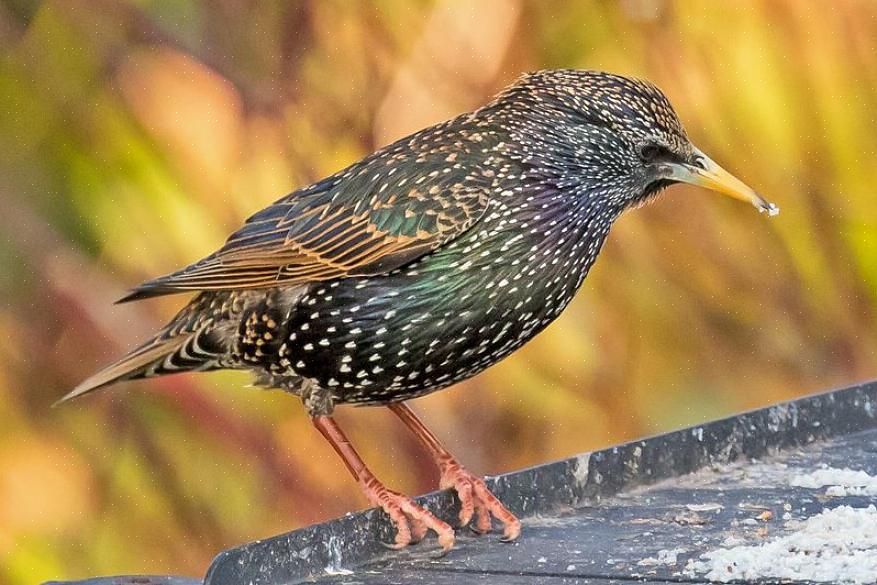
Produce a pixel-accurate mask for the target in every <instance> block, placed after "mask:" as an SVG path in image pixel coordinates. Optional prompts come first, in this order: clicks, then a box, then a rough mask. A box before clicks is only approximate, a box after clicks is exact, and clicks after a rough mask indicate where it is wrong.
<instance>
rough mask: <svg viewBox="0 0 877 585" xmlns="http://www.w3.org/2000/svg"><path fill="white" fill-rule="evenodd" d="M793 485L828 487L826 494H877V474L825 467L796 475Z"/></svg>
mask: <svg viewBox="0 0 877 585" xmlns="http://www.w3.org/2000/svg"><path fill="white" fill-rule="evenodd" d="M791 485H793V486H795V487H803V488H812V489H818V488H822V487H826V488H827V489H826V490H825V495H826V496H834V497H843V496H877V476H872V475H868V474H867V473H866V472H864V471H855V470H852V469H849V468H844V469H837V468H834V467H824V468H822V469H817V470H816V471H814V472H812V473H808V474H802V475H796V476H794V477H793V478H792V481H791Z"/></svg>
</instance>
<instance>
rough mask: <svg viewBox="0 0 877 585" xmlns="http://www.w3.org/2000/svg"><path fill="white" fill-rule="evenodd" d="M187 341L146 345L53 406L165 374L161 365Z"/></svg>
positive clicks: (176, 338) (88, 379)
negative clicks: (136, 379) (116, 384)
mask: <svg viewBox="0 0 877 585" xmlns="http://www.w3.org/2000/svg"><path fill="white" fill-rule="evenodd" d="M188 339H189V338H188V337H184V336H180V337H174V338H171V339H164V340H161V341H159V342H157V343H149V344H147V345H144V346H143V347H141V348H139V349H137V350H135V351H133V352H131V353H130V354H128V355H126V356H125V357H123V358H122V359H121V360H119V361H117V362H116V363H114V364H111V365H109V366H107V367H106V368H104V369H103V370H101V371H99V372H98V373H96V374H94V375H93V376H90V377H89V378H87V379H86V380H84V381H83V382H81V383H80V384H79V385H78V386H76V388H74V389H73V390H71V391H70V392H69V393H68V394H66V395H65V396H64V397H63V398H61V399H60V400H58V401H57V402H56V403H55V404H54V405H53V406H58V405H59V404H61V403H63V402H67V401H68V400H72V399H74V398H77V397H79V396H82V395H83V394H88V393H89V392H93V391H95V390H97V389H99V388H103V387H104V386H108V385H110V384H112V383H114V382H120V381H122V380H132V379H135V378H146V377H149V376H153V375H158V374H159V373H164V372H161V370H162V369H167V368H163V367H162V364H163V363H164V362H167V360H168V358H173V356H174V355H175V354H177V352H179V350H180V349H181V348H182V347H183V346H184V345H185V344H186V342H187V341H188Z"/></svg>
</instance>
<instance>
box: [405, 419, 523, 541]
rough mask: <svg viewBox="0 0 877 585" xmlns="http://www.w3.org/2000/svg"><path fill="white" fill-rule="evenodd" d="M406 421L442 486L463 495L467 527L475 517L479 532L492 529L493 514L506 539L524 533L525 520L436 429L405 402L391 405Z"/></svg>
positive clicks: (463, 521) (462, 515) (462, 513)
mask: <svg viewBox="0 0 877 585" xmlns="http://www.w3.org/2000/svg"><path fill="white" fill-rule="evenodd" d="M388 407H389V409H390V410H392V411H393V413H395V414H396V416H398V417H399V418H400V419H402V422H404V423H405V426H407V427H408V428H409V429H411V431H412V432H413V433H414V434H415V436H417V438H418V439H420V441H421V442H422V443H423V445H424V446H425V447H426V448H427V449H428V450H429V452H430V453H431V454H432V456H433V458H434V459H435V462H436V464H437V465H438V468H439V471H440V472H441V479H440V480H439V485H440V486H441V488H442V489H447V488H451V487H452V488H454V490H456V492H457V495H458V496H459V498H460V524H461V525H463V526H465V525H466V524H469V522H470V521H471V520H472V516H473V515H474V516H475V530H476V531H477V532H481V533H484V532H489V531H490V528H491V527H490V517H491V516H493V517H494V518H496V519H497V520H499V521H500V522H502V525H503V540H504V541H512V540H515V539H516V538H518V536H520V534H521V521H520V520H518V518H517V517H516V516H515V515H514V514H512V513H511V512H509V510H508V509H507V508H506V507H505V506H503V505H502V502H500V501H499V499H498V498H497V497H496V496H494V495H493V494H492V493H491V492H490V490H489V489H487V485H485V483H484V480H482V479H481V478H480V477H478V476H476V475H473V474H472V473H470V472H469V471H468V470H466V468H465V467H463V466H462V465H461V464H460V463H459V462H458V461H457V460H456V459H454V456H453V455H451V454H450V453H449V452H448V450H447V449H445V448H444V447H443V446H442V444H441V443H439V440H438V439H437V438H436V436H435V435H434V434H432V432H431V431H430V430H429V429H427V428H426V426H425V425H424V424H423V422H421V420H420V419H419V418H417V415H415V414H414V411H412V410H411V409H410V408H409V407H408V406H406V405H405V404H404V403H401V402H399V403H394V404H390V405H389V406H388Z"/></svg>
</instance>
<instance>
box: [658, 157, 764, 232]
mask: <svg viewBox="0 0 877 585" xmlns="http://www.w3.org/2000/svg"><path fill="white" fill-rule="evenodd" d="M695 159H696V160H697V164H696V165H695V164H685V163H679V164H673V165H671V167H670V176H669V178H671V179H673V180H676V181H680V182H683V183H689V184H691V185H699V186H701V187H705V188H707V189H711V190H713V191H717V192H719V193H722V194H724V195H728V196H729V197H733V198H734V199H740V200H741V201H749V202H750V203H752V205H754V206H755V208H756V209H757V210H758V211H759V212H760V213H765V212H767V215H768V216H771V217H772V216H774V215H778V214H779V212H780V208H779V207H777V206H776V205H775V204H773V203H771V202H769V201H767V200H766V199H764V198H763V197H762V196H761V195H759V194H758V193H756V192H755V191H754V190H753V189H752V188H751V187H749V186H748V185H746V184H745V183H744V182H743V181H741V180H740V179H738V178H737V177H735V176H734V175H732V174H731V173H729V172H728V171H726V170H725V169H723V168H722V167H720V166H719V165H718V164H717V163H716V162H715V161H713V160H712V159H711V158H710V157H708V156H707V155H705V154H703V152H701V151H700V150H698V149H695Z"/></svg>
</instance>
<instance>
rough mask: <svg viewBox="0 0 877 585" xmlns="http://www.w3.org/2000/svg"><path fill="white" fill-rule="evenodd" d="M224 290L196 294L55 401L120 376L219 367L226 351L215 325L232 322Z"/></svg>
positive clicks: (99, 385)
mask: <svg viewBox="0 0 877 585" xmlns="http://www.w3.org/2000/svg"><path fill="white" fill-rule="evenodd" d="M228 296H229V293H226V292H205V293H201V294H200V295H198V296H197V297H195V298H194V299H193V300H192V302H191V303H189V304H188V305H187V306H186V307H185V308H184V309H183V310H182V311H180V312H179V313H178V314H177V316H176V317H174V318H173V319H172V320H171V322H170V323H169V324H168V325H167V326H166V327H165V328H164V329H162V331H161V332H159V333H158V334H157V335H156V336H155V337H153V338H152V339H150V340H149V341H147V342H146V343H144V344H143V345H141V346H140V347H138V348H137V349H135V350H134V351H132V352H131V353H129V354H128V355H126V356H125V357H123V358H122V359H120V360H119V361H117V362H116V363H114V364H111V365H109V366H107V367H106V368H104V369H103V370H101V371H99V372H98V373H96V374H94V375H93V376H91V377H89V378H88V379H86V380H85V381H83V382H82V383H81V384H79V385H78V386H76V388H74V389H73V390H72V391H70V392H69V393H68V394H67V395H66V396H64V397H63V398H61V399H60V400H58V402H56V403H55V405H58V404H60V403H62V402H66V401H68V400H71V399H73V398H77V397H79V396H82V395H83V394H88V393H89V392H93V391H94V390H97V389H99V388H103V387H104V386H108V385H110V384H113V383H114V382H120V381H123V380H134V379H137V378H151V377H153V376H161V375H165V374H175V373H178V372H190V371H195V370H198V371H204V370H210V369H215V368H218V367H220V366H219V364H218V360H219V358H220V357H222V356H223V355H224V354H225V353H226V347H225V343H224V342H223V339H224V336H223V335H216V330H217V328H221V327H223V326H226V325H229V324H231V323H232V321H231V315H230V312H229V307H230V305H232V304H233V303H231V302H230V299H228V298H227V297H228Z"/></svg>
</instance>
